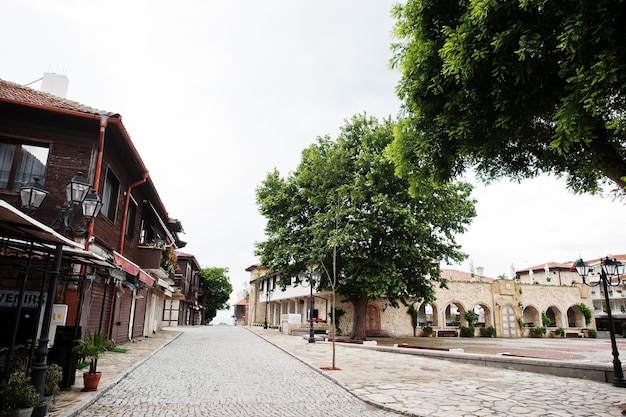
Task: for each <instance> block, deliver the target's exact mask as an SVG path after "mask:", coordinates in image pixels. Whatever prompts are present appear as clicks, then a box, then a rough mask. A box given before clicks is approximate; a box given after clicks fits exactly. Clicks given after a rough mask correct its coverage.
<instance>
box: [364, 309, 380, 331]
mask: <svg viewBox="0 0 626 417" xmlns="http://www.w3.org/2000/svg"><path fill="white" fill-rule="evenodd" d="M365 330H380V312H379V310H378V307H376V306H375V305H371V304H369V305H368V306H367V313H366V315H365Z"/></svg>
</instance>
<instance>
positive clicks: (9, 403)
mask: <svg viewBox="0 0 626 417" xmlns="http://www.w3.org/2000/svg"><path fill="white" fill-rule="evenodd" d="M38 402H39V393H38V392H37V391H36V390H35V387H34V386H33V384H32V383H31V382H30V378H29V377H28V376H27V375H26V374H25V373H24V372H22V371H16V372H13V373H12V374H11V376H10V377H9V380H8V381H7V382H2V383H1V384H0V410H3V411H6V410H18V409H20V408H30V407H34V406H36V405H37V403H38Z"/></svg>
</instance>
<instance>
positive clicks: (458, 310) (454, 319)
mask: <svg viewBox="0 0 626 417" xmlns="http://www.w3.org/2000/svg"><path fill="white" fill-rule="evenodd" d="M463 313H465V309H464V308H463V306H462V305H461V304H458V303H450V304H448V305H447V306H446V310H445V313H444V318H445V320H446V326H447V327H459V326H460V325H461V320H463V321H464V322H466V320H465V318H464V317H463Z"/></svg>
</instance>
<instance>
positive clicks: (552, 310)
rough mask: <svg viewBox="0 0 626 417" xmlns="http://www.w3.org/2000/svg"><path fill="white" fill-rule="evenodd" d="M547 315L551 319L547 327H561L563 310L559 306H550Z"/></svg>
mask: <svg viewBox="0 0 626 417" xmlns="http://www.w3.org/2000/svg"><path fill="white" fill-rule="evenodd" d="M546 316H547V317H548V319H550V323H548V325H547V326H546V327H559V325H558V324H559V323H560V322H561V312H560V311H559V309H558V308H556V307H554V306H552V307H548V309H547V310H546Z"/></svg>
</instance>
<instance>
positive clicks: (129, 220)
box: [126, 197, 137, 239]
mask: <svg viewBox="0 0 626 417" xmlns="http://www.w3.org/2000/svg"><path fill="white" fill-rule="evenodd" d="M136 218H137V203H136V202H135V200H134V199H133V198H132V197H131V199H130V203H129V204H128V213H126V236H128V237H129V238H131V239H132V238H133V236H135V220H136Z"/></svg>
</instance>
